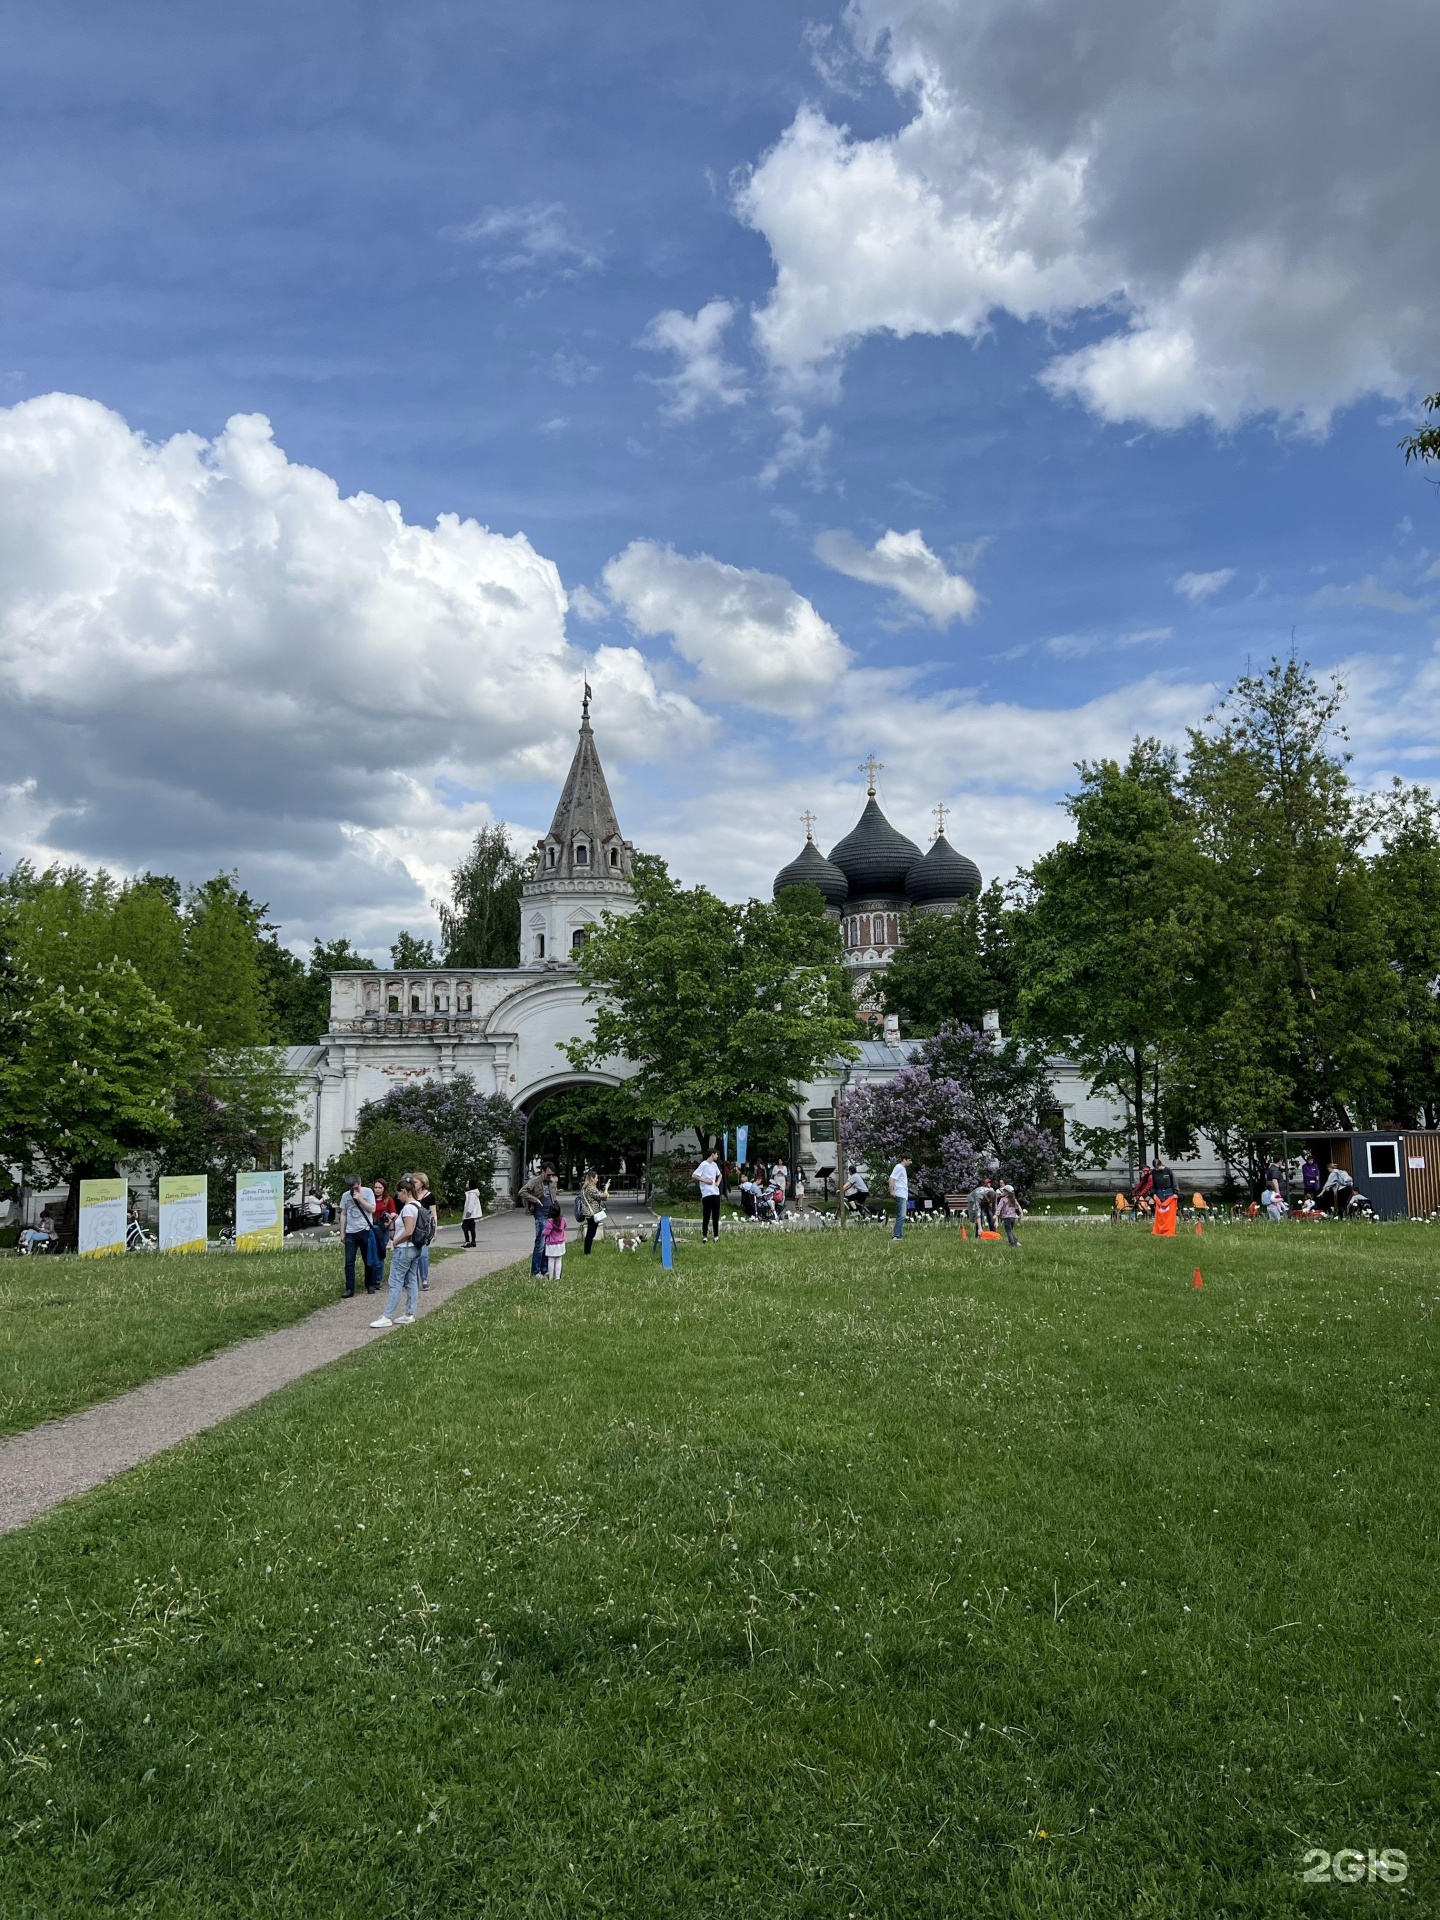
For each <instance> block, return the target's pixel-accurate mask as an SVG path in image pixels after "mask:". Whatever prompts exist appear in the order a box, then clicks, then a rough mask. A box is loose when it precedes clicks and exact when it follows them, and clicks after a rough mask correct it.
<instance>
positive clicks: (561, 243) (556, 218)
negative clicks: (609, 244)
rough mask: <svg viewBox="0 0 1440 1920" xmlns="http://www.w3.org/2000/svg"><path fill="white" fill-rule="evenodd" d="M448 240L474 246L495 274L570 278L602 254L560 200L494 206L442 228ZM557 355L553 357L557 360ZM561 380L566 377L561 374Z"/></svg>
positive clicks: (591, 265)
mask: <svg viewBox="0 0 1440 1920" xmlns="http://www.w3.org/2000/svg"><path fill="white" fill-rule="evenodd" d="M444 236H445V238H446V239H447V240H458V241H459V242H460V243H461V244H462V245H463V246H469V247H475V248H477V249H478V250H479V252H480V253H481V254H483V255H484V258H485V261H486V264H487V265H488V266H491V267H493V268H494V269H495V270H496V271H497V272H499V273H529V274H542V275H551V276H553V277H555V278H558V279H561V280H573V279H575V278H576V277H577V276H578V275H580V274H582V273H590V272H592V271H593V270H594V269H595V268H596V267H598V266H600V265H601V263H602V260H603V255H602V254H601V253H600V251H599V249H598V248H597V247H594V246H592V245H591V244H590V243H589V241H587V240H585V239H583V238H582V237H581V235H580V234H579V233H578V232H577V230H576V228H575V224H574V222H573V221H572V220H571V218H570V215H569V213H568V211H567V210H566V208H565V205H564V203H563V201H560V200H551V201H547V202H541V201H533V202H531V203H530V204H529V205H527V206H520V207H493V208H491V209H490V211H489V212H488V213H482V214H478V215H477V216H476V218H475V219H473V220H470V221H467V222H466V223H465V225H464V226H459V227H446V228H445V229H444ZM558 358H559V356H557V360H558ZM561 377H562V378H564V375H563V374H562V375H561Z"/></svg>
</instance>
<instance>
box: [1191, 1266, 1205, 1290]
mask: <svg viewBox="0 0 1440 1920" xmlns="http://www.w3.org/2000/svg"><path fill="white" fill-rule="evenodd" d="M1204 1284H1205V1282H1204V1281H1203V1280H1202V1279H1201V1278H1200V1269H1199V1267H1196V1269H1195V1278H1194V1279H1193V1280H1192V1281H1191V1282H1190V1291H1191V1292H1192V1293H1194V1292H1195V1290H1196V1288H1197V1287H1203V1286H1204Z"/></svg>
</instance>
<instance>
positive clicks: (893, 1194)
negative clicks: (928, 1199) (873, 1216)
mask: <svg viewBox="0 0 1440 1920" xmlns="http://www.w3.org/2000/svg"><path fill="white" fill-rule="evenodd" d="M890 1198H891V1199H892V1200H893V1201H894V1202H895V1233H894V1236H893V1237H894V1238H895V1239H896V1240H903V1239H904V1237H905V1210H906V1208H907V1207H908V1206H909V1205H910V1156H909V1154H908V1153H902V1154H901V1156H900V1158H899V1159H898V1160H897V1161H896V1162H895V1164H894V1166H893V1167H892V1168H891V1169H890Z"/></svg>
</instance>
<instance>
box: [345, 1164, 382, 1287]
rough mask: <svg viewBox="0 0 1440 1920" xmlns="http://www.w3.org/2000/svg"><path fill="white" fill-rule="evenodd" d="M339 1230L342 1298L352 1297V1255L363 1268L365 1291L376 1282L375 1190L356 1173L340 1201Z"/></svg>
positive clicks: (353, 1260) (353, 1271)
mask: <svg viewBox="0 0 1440 1920" xmlns="http://www.w3.org/2000/svg"><path fill="white" fill-rule="evenodd" d="M340 1230H341V1232H342V1233H343V1234H344V1235H345V1298H346V1299H347V1300H353V1299H354V1298H355V1256H356V1255H357V1254H358V1255H359V1256H360V1263H361V1265H362V1266H363V1267H364V1269H365V1291H366V1292H367V1293H374V1292H376V1290H377V1289H378V1287H379V1285H380V1282H379V1280H378V1279H377V1278H376V1277H375V1192H374V1189H373V1188H372V1187H367V1186H366V1185H365V1184H364V1183H363V1181H362V1180H361V1178H360V1176H359V1174H358V1173H357V1174H356V1176H355V1178H354V1179H353V1180H352V1181H351V1182H350V1185H349V1186H348V1187H347V1188H346V1190H345V1198H344V1199H343V1200H342V1201H341V1202H340Z"/></svg>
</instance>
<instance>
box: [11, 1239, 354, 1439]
mask: <svg viewBox="0 0 1440 1920" xmlns="http://www.w3.org/2000/svg"><path fill="white" fill-rule="evenodd" d="M343 1261H344V1255H343V1253H334V1252H321V1253H248V1254H219V1253H214V1254H204V1255H201V1254H173V1255H160V1254H123V1255H119V1254H117V1255H116V1256H114V1257H113V1258H111V1259H106V1260H80V1259H77V1258H76V1257H75V1256H74V1255H69V1256H67V1255H64V1254H44V1255H41V1256H38V1257H36V1258H33V1259H29V1260H0V1434H5V1433H16V1432H18V1431H19V1430H20V1429H21V1428H23V1427H33V1426H34V1425H35V1424H36V1422H37V1421H40V1420H52V1419H55V1418H56V1417H57V1416H58V1415H60V1414H62V1413H73V1412H74V1411H75V1409H76V1408H77V1407H88V1406H90V1405H92V1404H93V1403H94V1402H95V1401H97V1400H108V1399H111V1398H112V1397H113V1396H114V1395H115V1394H117V1393H123V1392H125V1390H126V1389H127V1388H129V1387H136V1386H139V1385H140V1383H141V1381H143V1380H151V1379H153V1378H154V1377H155V1376H156V1375H157V1374H161V1373H173V1372H174V1370H175V1369H176V1368H177V1367H184V1366H188V1365H189V1364H190V1363H191V1362H192V1361H194V1360H203V1359H204V1357H205V1355H206V1354H208V1353H214V1352H215V1351H216V1350H217V1349H218V1348H220V1347H226V1346H229V1345H230V1344H231V1343H232V1342H233V1341H236V1340H244V1339H246V1338H248V1337H249V1336H250V1335H251V1334H256V1333H268V1332H269V1331H270V1330H271V1328H272V1327H285V1326H289V1325H290V1324H291V1323H292V1322H293V1321H296V1320H302V1319H304V1317H305V1315H306V1314H307V1313H311V1312H313V1311H314V1309H315V1308H316V1307H320V1306H323V1305H324V1304H325V1303H326V1301H328V1300H333V1299H335V1298H337V1297H338V1295H339V1293H340V1289H341V1286H342V1285H343V1281H344V1266H343Z"/></svg>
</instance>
